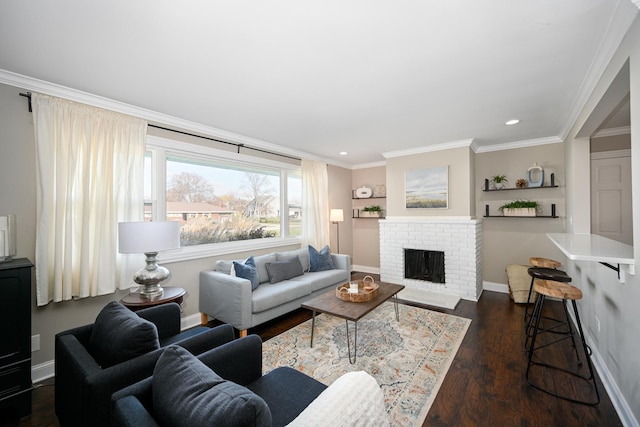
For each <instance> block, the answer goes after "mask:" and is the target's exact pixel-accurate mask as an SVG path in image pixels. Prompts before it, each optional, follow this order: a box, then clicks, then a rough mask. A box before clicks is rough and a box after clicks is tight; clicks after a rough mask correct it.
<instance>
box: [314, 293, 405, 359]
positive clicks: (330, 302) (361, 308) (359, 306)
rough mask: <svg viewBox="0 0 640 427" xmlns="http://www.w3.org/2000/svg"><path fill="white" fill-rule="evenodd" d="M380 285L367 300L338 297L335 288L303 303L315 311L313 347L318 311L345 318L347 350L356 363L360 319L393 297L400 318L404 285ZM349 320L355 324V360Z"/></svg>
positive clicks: (397, 318) (397, 316) (397, 315)
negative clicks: (399, 304)
mask: <svg viewBox="0 0 640 427" xmlns="http://www.w3.org/2000/svg"><path fill="white" fill-rule="evenodd" d="M378 285H379V286H380V288H379V290H378V296H377V297H375V298H374V299H372V300H371V301H367V302H347V301H343V300H341V299H339V298H338V297H336V293H335V290H333V289H332V290H331V291H328V292H325V293H324V294H322V295H318V296H317V297H315V298H311V299H310V300H309V301H305V302H304V303H302V307H304V308H306V309H309V310H311V311H313V318H312V320H311V347H313V331H314V329H315V326H316V313H326V314H330V315H332V316H336V317H340V318H342V319H345V324H346V326H347V352H348V354H349V363H351V364H354V363H356V357H357V352H358V320H360V319H362V318H363V317H364V316H366V315H367V314H368V313H370V312H371V311H372V310H374V309H375V308H377V307H379V306H380V305H381V304H382V303H383V302H385V301H387V300H389V299H390V298H393V303H394V305H395V309H396V320H398V321H399V320H400V314H399V311H398V292H400V291H401V290H403V289H404V285H395V284H393V283H384V282H378ZM349 320H351V321H352V322H354V324H355V335H354V340H353V343H354V344H353V347H354V349H353V360H352V358H351V344H350V340H349Z"/></svg>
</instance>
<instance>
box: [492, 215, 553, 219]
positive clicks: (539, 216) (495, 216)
mask: <svg viewBox="0 0 640 427" xmlns="http://www.w3.org/2000/svg"><path fill="white" fill-rule="evenodd" d="M484 218H518V219H522V218H529V219H536V218H560V217H559V216H558V215H555V216H551V215H536V216H505V215H485V216H484Z"/></svg>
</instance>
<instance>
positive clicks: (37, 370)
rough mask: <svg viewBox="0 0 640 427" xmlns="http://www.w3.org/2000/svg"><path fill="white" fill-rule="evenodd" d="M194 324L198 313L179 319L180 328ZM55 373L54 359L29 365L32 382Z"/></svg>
mask: <svg viewBox="0 0 640 427" xmlns="http://www.w3.org/2000/svg"><path fill="white" fill-rule="evenodd" d="M196 326H200V313H196V314H192V315H191V316H187V317H183V318H181V319H180V329H181V330H183V331H184V330H185V329H190V328H194V327H196ZM54 375H55V361H54V360H49V361H47V362H44V363H40V364H39V365H34V366H32V367H31V381H32V382H34V383H37V382H40V381H44V380H46V379H48V378H51V377H53V376H54Z"/></svg>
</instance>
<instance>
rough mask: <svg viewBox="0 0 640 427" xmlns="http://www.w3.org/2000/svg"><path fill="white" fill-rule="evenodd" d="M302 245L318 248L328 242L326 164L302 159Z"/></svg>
mask: <svg viewBox="0 0 640 427" xmlns="http://www.w3.org/2000/svg"><path fill="white" fill-rule="evenodd" d="M301 169H302V246H303V247H306V245H311V246H313V247H314V248H316V249H318V250H320V249H321V248H322V247H323V246H324V245H328V244H329V184H328V178H327V164H326V163H321V162H316V161H314V160H307V159H302V163H301Z"/></svg>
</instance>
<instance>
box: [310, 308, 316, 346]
mask: <svg viewBox="0 0 640 427" xmlns="http://www.w3.org/2000/svg"><path fill="white" fill-rule="evenodd" d="M315 328H316V311H315V310H313V317H312V318H311V347H313V330H314V329H315Z"/></svg>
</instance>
